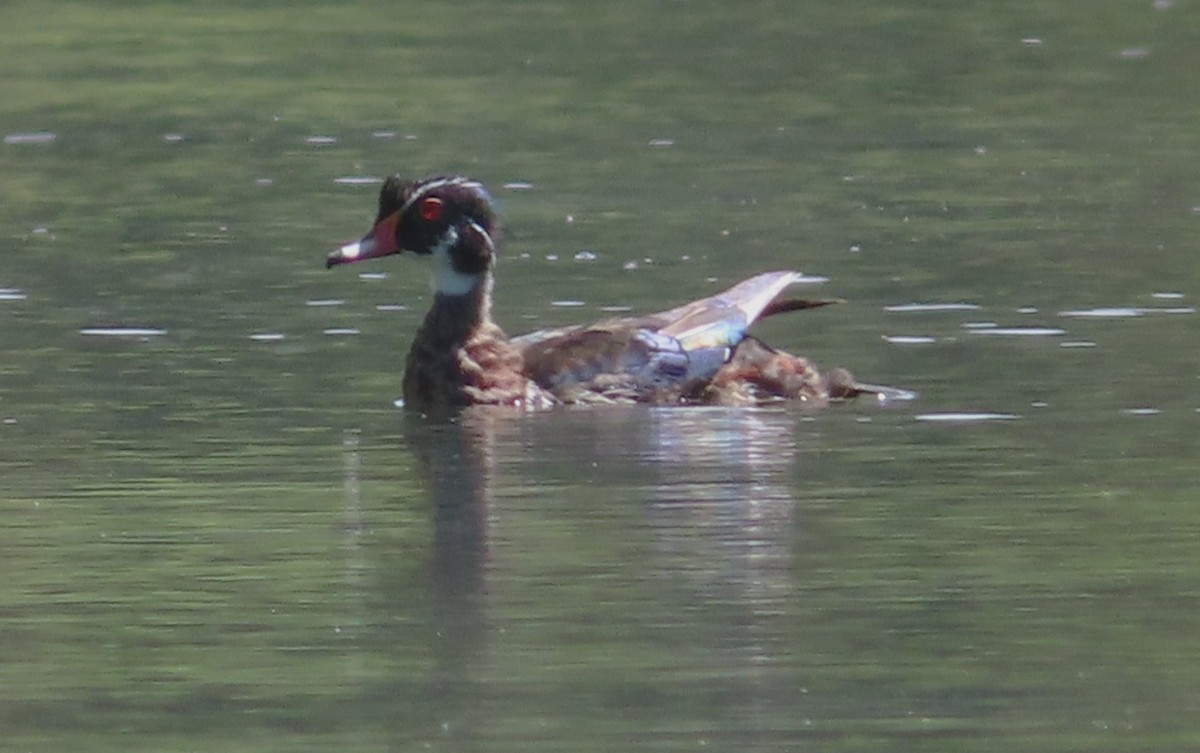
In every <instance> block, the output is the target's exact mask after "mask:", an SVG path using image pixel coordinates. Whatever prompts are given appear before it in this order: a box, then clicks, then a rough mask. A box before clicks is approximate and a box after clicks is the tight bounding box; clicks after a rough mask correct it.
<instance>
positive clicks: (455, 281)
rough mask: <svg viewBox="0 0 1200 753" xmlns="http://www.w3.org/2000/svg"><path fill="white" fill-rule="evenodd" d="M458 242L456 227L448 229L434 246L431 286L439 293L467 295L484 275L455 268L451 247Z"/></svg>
mask: <svg viewBox="0 0 1200 753" xmlns="http://www.w3.org/2000/svg"><path fill="white" fill-rule="evenodd" d="M456 243H458V231H457V230H456V229H454V227H450V228H449V229H447V230H446V234H445V235H444V236H442V239H441V240H440V241H439V242H438V244H437V245H436V246H434V247H433V252H432V253H431V256H433V272H432V273H431V274H430V278H429V287H430V288H432V289H433V292H434V293H437V294H438V295H466V294H467V293H470V292H471V291H472V290H474V289H475V286H476V285H478V284H479V281H480V279H482V278H483V275H479V274H468V273H466V272H459V271H458V270H457V269H455V268H454V260H453V259H451V258H450V249H452V248H454V244H456Z"/></svg>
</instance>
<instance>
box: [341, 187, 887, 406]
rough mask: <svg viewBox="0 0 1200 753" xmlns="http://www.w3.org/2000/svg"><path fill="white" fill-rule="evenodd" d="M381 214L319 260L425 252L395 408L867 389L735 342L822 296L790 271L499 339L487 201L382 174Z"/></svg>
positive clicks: (736, 400)
mask: <svg viewBox="0 0 1200 753" xmlns="http://www.w3.org/2000/svg"><path fill="white" fill-rule="evenodd" d="M379 204H380V206H379V216H378V217H377V219H376V222H375V226H374V228H373V229H372V230H371V232H370V233H369V234H368V235H367V236H366V237H365V238H363V240H362V241H359V242H358V243H352V244H349V245H346V246H343V247H342V248H340V249H338V250H337V251H334V252H333V253H332V254H330V256H329V258H328V260H327V266H334V265H336V264H345V263H349V262H353V261H358V260H361V259H367V258H373V257H377V256H384V255H387V254H392V253H399V252H400V251H401V250H411V251H413V252H415V253H418V254H425V255H430V256H432V257H433V263H434V273H433V286H434V293H435V295H434V302H433V306H432V308H431V309H430V311H429V313H428V314H427V315H426V317H425V321H424V323H423V324H422V325H421V327H420V329H419V330H418V331H417V334H416V337H415V339H414V340H413V344H412V348H411V350H410V351H409V353H408V359H407V363H406V368H405V374H404V401H405V405H406V406H407V407H409V408H412V409H414V410H418V411H421V412H425V413H431V412H433V413H442V412H446V411H453V410H456V409H459V408H462V407H466V406H469V405H507V406H514V407H522V408H543V407H549V406H552V405H556V404H573V403H613V402H646V403H719V404H752V403H759V402H762V401H764V400H773V399H793V400H799V401H803V402H807V403H810V404H816V405H821V404H824V403H825V402H827V401H828V400H829V399H830V398H831V397H834V398H837V397H851V396H853V395H855V394H858V393H859V392H862V391H868V388H864V387H862V386H859V385H857V384H856V383H855V382H854V380H853V378H852V377H850V376H849V374H848V373H847V372H844V371H841V370H839V371H836V372H835V373H834V378H833V379H828V378H825V377H822V376H821V375H820V374H819V373H818V371H817V370H816V369H815V368H814V367H813V366H812V365H811V364H810V363H809V362H808V361H807V360H806V359H804V358H801V357H799V356H793V355H791V354H788V353H784V352H782V351H778V350H775V349H773V348H770V347H768V346H766V345H765V344H763V343H761V342H759V341H758V340H756V339H754V338H751V337H747V335H746V330H747V328H749V326H750V325H751V324H752V323H754V322H755V321H756V320H758V319H760V318H762V317H764V316H770V315H773V314H777V313H781V312H784V311H790V310H794V309H799V308H809V307H812V306H819V305H823V304H824V303H827V302H826V301H818V302H809V301H803V300H796V299H790V298H783V299H781V298H780V296H781V294H782V293H783V291H784V290H785V289H786V288H787V287H788V286H790V285H792V284H793V283H795V282H797V281H798V280H799V279H800V278H801V275H800V273H798V272H767V273H764V274H760V275H756V276H754V277H751V278H749V279H747V280H744V281H743V282H740V283H738V284H737V285H735V286H733V287H732V288H729V289H728V290H725V291H723V292H721V293H718V294H717V295H714V296H711V297H708V298H704V299H701V300H698V301H693V302H691V303H688V304H685V305H683V306H680V307H678V308H674V309H671V310H669V311H664V312H661V313H658V314H653V315H650V316H643V317H628V318H615V319H607V320H604V321H600V322H596V323H594V324H591V325H583V326H578V327H567V328H563V329H558V330H543V331H539V332H534V333H531V334H528V335H524V336H522V337H518V338H514V339H509V338H508V337H507V336H506V335H505V333H504V332H503V330H501V329H500V327H499V326H498V325H497V324H496V323H495V322H494V321H493V319H492V313H491V296H492V265H493V262H494V259H495V254H496V246H497V245H498V240H497V232H498V231H497V227H496V221H495V216H494V214H493V213H492V210H491V201H490V197H489V196H488V195H487V193H486V191H484V189H483V186H482V185H480V184H479V183H477V182H475V181H471V180H468V179H466V178H457V177H452V178H446V177H437V178H428V179H425V180H422V181H416V182H409V181H402V180H400V179H399V178H398V177H393V178H389V179H388V180H387V181H386V182H385V183H384V185H383V189H382V190H381V192H380V201H379Z"/></svg>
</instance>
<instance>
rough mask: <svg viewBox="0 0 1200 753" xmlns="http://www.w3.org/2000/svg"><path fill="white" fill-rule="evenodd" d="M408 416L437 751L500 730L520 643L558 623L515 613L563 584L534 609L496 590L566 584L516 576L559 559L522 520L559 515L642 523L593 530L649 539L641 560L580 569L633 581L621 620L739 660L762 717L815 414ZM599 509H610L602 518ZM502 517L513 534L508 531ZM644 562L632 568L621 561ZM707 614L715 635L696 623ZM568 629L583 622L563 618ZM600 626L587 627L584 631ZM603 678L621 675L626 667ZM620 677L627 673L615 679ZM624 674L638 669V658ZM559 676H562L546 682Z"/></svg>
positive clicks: (542, 607)
mask: <svg viewBox="0 0 1200 753" xmlns="http://www.w3.org/2000/svg"><path fill="white" fill-rule="evenodd" d="M407 420H408V423H407V424H406V427H405V441H406V444H407V445H408V448H409V449H410V450H411V453H412V455H413V457H414V458H415V459H416V460H417V465H418V466H419V468H420V471H421V474H422V476H423V479H424V481H425V488H426V489H427V490H428V492H429V496H430V503H431V515H432V521H433V548H432V551H431V553H430V555H429V574H430V577H429V579H428V580H427V584H428V588H429V593H428V594H426V597H427V598H428V603H429V605H430V609H429V612H428V619H429V620H430V621H431V623H432V624H431V625H430V627H431V628H432V630H431V631H430V635H432V636H433V638H432V640H433V645H432V658H433V667H432V670H433V676H432V678H431V679H432V683H431V684H429V685H427V686H426V687H427V689H428V690H429V692H430V697H429V698H427V699H425V700H426V701H428V702H429V703H430V704H432V707H431V710H433V711H434V713H435V714H436V715H437V720H436V722H437V725H438V729H437V734H438V736H439V737H440V738H441V739H443V740H447V739H449V740H455V741H458V743H459V744H460V747H461V749H470V748H472V747H474V746H475V744H477V743H478V742H479V741H480V740H481V739H483V738H486V736H487V729H488V725H489V724H491V723H492V722H494V721H495V720H489V718H488V714H487V712H486V711H485V710H486V709H488V708H503V705H504V702H505V700H504V699H503V698H498V697H497V693H500V694H501V695H502V692H501V691H500V689H501V688H503V687H505V686H506V683H507V682H508V679H507V678H504V677H502V676H501V675H502V673H503V672H504V669H502V668H501V667H507V666H510V664H511V663H512V662H513V661H514V657H513V656H510V655H509V652H510V650H511V651H520V650H522V646H523V645H526V644H522V643H520V640H521V639H522V638H521V631H523V630H527V631H529V632H530V633H531V634H532V633H534V632H537V634H538V635H541V634H542V632H541V631H542V629H543V628H544V627H545V626H544V625H541V626H536V625H534V624H533V623H532V622H531V621H528V620H523V619H521V618H519V617H518V618H517V621H516V622H513V618H514V616H515V615H519V614H520V613H521V610H522V609H524V608H526V607H531V606H532V607H533V608H536V609H537V611H538V613H540V614H542V615H546V614H552V615H553V614H555V609H556V607H555V604H556V601H555V600H556V598H558V597H556V593H557V591H556V587H557V585H556V584H553V582H552V581H551V582H549V585H548V586H547V587H546V588H545V590H544V591H541V592H538V593H535V594H534V595H533V596H532V597H527V598H533V599H536V600H539V601H540V602H541V603H538V604H520V605H516V604H511V603H506V602H504V601H503V600H502V597H501V596H500V595H498V593H497V588H496V586H497V584H500V585H502V586H504V585H505V584H509V585H508V586H505V587H506V588H509V587H511V583H512V582H513V581H519V580H521V579H524V580H525V581H526V582H528V580H532V579H534V578H536V579H537V580H539V581H540V580H541V579H544V578H547V576H548V575H550V573H551V572H552V571H545V572H541V571H539V572H538V573H536V575H535V576H533V578H530V577H529V573H522V572H509V571H510V570H523V569H526V568H530V569H534V568H538V567H539V564H540V561H539V558H538V556H537V551H538V547H540V546H545V547H547V551H549V548H550V547H561V545H562V542H561V541H557V542H556V541H542V542H539V541H534V540H531V538H530V537H531V536H534V535H535V534H533V533H530V532H529V531H527V530H526V531H523V530H518V526H517V525H516V524H515V523H514V522H513V521H525V522H530V521H536V520H538V519H539V516H540V514H541V513H542V511H543V510H544V511H546V512H547V513H549V514H553V515H554V516H557V518H558V522H560V523H561V522H562V518H563V516H568V517H570V516H572V515H577V516H578V517H577V518H575V519H574V522H573V523H571V522H570V521H568V523H569V524H570V525H575V526H580V527H587V528H592V529H593V530H594V529H595V527H596V526H603V525H606V524H610V523H611V525H614V526H615V525H622V526H631V527H632V529H628V528H626V529H623V530H621V531H613V530H604V531H595V533H596V534H597V535H598V536H602V537H605V538H606V539H611V540H613V541H622V542H624V541H632V542H637V546H634V547H633V548H632V550H633V551H634V554H633V555H630V554H629V551H630V549H629V548H627V547H622V549H623V551H622V552H621V553H617V552H613V553H611V556H610V555H603V556H605V557H607V561H603V562H594V561H587V562H583V561H581V562H579V563H578V568H579V569H580V570H583V571H586V572H591V573H601V574H603V575H604V576H605V579H606V580H605V583H606V584H611V583H613V582H614V580H613V579H620V578H625V577H628V578H629V584H628V586H627V587H625V586H618V588H617V590H616V591H615V593H616V594H617V596H616V598H617V599H619V600H624V598H625V596H628V601H627V602H625V603H623V604H618V605H616V606H618V607H624V608H625V609H626V613H624V614H623V615H622V617H621V620H623V621H624V622H625V623H629V622H631V621H632V622H633V623H635V624H636V623H637V622H639V621H640V620H641V618H639V617H638V611H639V610H642V609H646V610H649V611H652V612H653V613H654V614H655V616H649V615H647V617H646V618H645V620H646V622H647V623H649V622H652V621H661V620H662V619H663V617H662V616H663V615H667V619H668V620H672V619H674V620H677V624H674V625H672V624H666V625H663V626H662V628H661V629H663V630H669V631H674V630H678V631H679V635H680V636H681V638H682V637H683V636H688V637H687V640H692V641H697V640H698V641H702V643H701V644H700V645H695V644H693V645H692V646H691V647H690V648H689V650H691V651H694V650H698V649H703V648H704V647H705V645H704V644H707V645H708V647H709V648H711V650H712V652H713V653H712V655H711V656H710V657H709V659H708V660H711V661H716V662H720V663H722V664H725V665H729V664H741V665H743V666H742V667H741V669H739V670H738V671H737V675H738V676H740V677H742V678H744V682H745V683H746V684H745V685H743V686H742V687H741V688H740V689H739V692H742V693H743V694H744V696H745V697H744V698H743V702H745V703H746V704H748V706H749V707H753V706H754V705H755V703H754V701H753V699H752V698H751V697H750V696H753V695H755V693H756V692H757V691H755V689H754V687H753V686H754V685H755V681H754V679H753V677H754V672H755V671H756V668H758V667H762V666H764V665H769V664H770V663H771V660H772V659H773V658H774V654H775V653H777V650H776V646H775V645H774V644H775V642H776V639H775V638H773V636H777V635H778V629H777V626H776V625H775V624H774V623H773V620H774V619H775V618H776V616H777V615H779V614H780V613H781V612H782V611H783V610H784V606H783V605H784V603H785V602H786V601H787V599H788V596H789V595H790V594H791V592H792V588H793V586H792V583H793V574H792V572H791V558H792V548H793V541H794V536H795V528H796V526H795V523H794V520H793V516H794V514H795V511H796V504H797V502H796V495H795V492H794V477H795V473H794V471H795V467H796V463H797V457H798V455H799V448H798V445H797V434H796V427H797V426H799V425H801V424H800V422H801V421H803V419H802V418H801V417H799V416H798V415H796V414H794V413H790V412H784V411H779V412H770V411H764V410H732V409H704V410H695V409H689V410H671V409H646V408H643V407H636V406H635V407H631V408H629V409H618V410H608V411H582V410H581V411H556V412H551V413H547V414H541V415H538V416H536V417H531V416H521V415H519V414H514V413H511V412H507V411H503V410H496V409H488V408H478V409H470V410H468V411H466V412H464V413H463V414H462V415H461V416H460V417H459V418H458V420H456V421H454V422H452V423H430V422H425V421H422V420H421V419H419V418H416V417H409V418H408V419H407ZM563 474H574V475H573V477H565V478H564V475H563ZM538 479H541V480H543V481H545V480H546V479H549V483H545V484H544V485H543V484H542V483H541V482H539V481H538ZM567 497H569V499H567ZM587 505H594V506H596V507H598V508H604V509H606V510H608V511H609V513H610V514H608V515H605V516H602V517H600V518H597V517H596V516H595V512H596V510H595V509H587ZM614 511H615V512H614ZM499 521H505V522H506V524H507V525H506V527H505V531H504V535H503V536H502V537H500V536H498V535H497V527H498V522H499ZM598 521H599V522H598ZM592 532H593V531H589V532H588V533H589V534H590V533H592ZM497 550H500V551H499V556H497ZM513 550H519V551H513ZM567 556H568V557H569V556H570V555H569V552H568V554H567ZM630 556H633V557H636V561H630V560H629V559H622V558H627V557H630ZM554 557H556V558H557V560H558V561H559V562H561V561H562V559H563V557H564V554H563V552H562V551H561V550H558V551H555V552H554ZM580 557H581V558H582V557H583V555H580ZM497 562H499V563H500V564H497ZM647 583H651V591H650V592H649V593H647V592H646V584H647ZM563 585H567V584H563ZM570 585H572V586H573V587H576V588H577V587H578V586H579V584H578V583H574V584H570ZM607 589H608V590H607V591H606V593H607V594H608V596H607V597H606V598H610V599H611V598H614V597H613V596H612V594H613V593H614V591H613V590H612V588H611V585H608V586H607ZM526 593H528V592H526ZM541 600H544V601H541ZM559 606H562V604H560V605H559ZM564 609H565V607H564ZM698 612H699V613H703V614H704V615H706V616H705V617H704V618H703V619H705V620H708V621H709V623H707V624H700V623H699V622H696V621H697V619H698V617H697V614H698ZM671 615H674V617H671ZM714 616H717V617H718V619H717V620H716V622H715V623H712V622H711V621H712V619H713V617H714ZM554 619H560V620H562V621H564V622H565V621H569V620H571V619H573V617H572V616H570V615H569V614H566V613H564V614H563V616H562V617H555V618H554ZM603 619H604V618H603V617H601V618H600V620H601V621H603ZM510 623H511V624H510ZM602 629H603V626H602V625H595V624H593V625H584V626H580V630H581V631H582V632H583V633H587V632H589V631H591V630H602ZM653 629H654V630H657V629H659V628H657V627H654V628H653ZM508 631H511V632H508ZM545 632H546V634H547V635H554V634H556V632H557V631H556V630H555V629H551V630H547V631H545ZM568 632H569V631H568ZM510 642H511V643H513V645H512V646H508V647H507V648H506V647H505V646H507V645H508V644H509V643H510ZM537 650H538V651H550V652H556V655H566V654H569V653H570V652H571V651H572V650H573V649H572V647H571V646H570V645H566V644H564V645H561V646H538V647H537ZM517 661H518V662H519V659H517ZM613 661H617V662H619V661H621V659H620V658H619V657H615V658H614V659H613ZM594 669H596V670H602V671H603V672H604V673H606V674H608V675H610V676H611V675H612V673H613V670H614V667H608V666H606V667H602V668H601V667H597V668H594ZM624 669H625V667H624V665H622V666H620V667H616V668H615V670H616V673H617V674H618V675H619V674H621V673H622V672H623V671H624ZM628 669H629V670H630V671H631V672H634V671H636V663H631V664H630V666H629V667H628ZM581 671H583V672H587V671H588V669H587V667H586V666H584V667H581ZM560 679H561V678H548V679H547V682H548V686H547V687H552V686H553V684H554V682H555V681H557V680H560ZM613 692H616V693H619V692H620V690H619V688H618V689H615V690H614V691H613ZM431 721H435V720H431ZM398 731H399V730H397V732H398Z"/></svg>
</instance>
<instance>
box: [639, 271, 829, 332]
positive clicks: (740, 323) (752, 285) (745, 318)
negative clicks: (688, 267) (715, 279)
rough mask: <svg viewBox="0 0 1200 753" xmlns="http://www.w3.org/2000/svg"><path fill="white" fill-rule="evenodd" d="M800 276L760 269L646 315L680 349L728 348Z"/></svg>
mask: <svg viewBox="0 0 1200 753" xmlns="http://www.w3.org/2000/svg"><path fill="white" fill-rule="evenodd" d="M803 277H804V275H802V274H801V273H799V272H791V271H787V272H764V273H762V274H760V275H755V276H754V277H751V278H748V279H746V280H742V281H741V282H739V283H738V284H737V285H734V286H733V287H731V288H729V289H727V290H724V291H722V292H720V293H717V294H716V295H712V296H709V297H708V298H701V299H700V300H698V301H692V302H691V303H686V304H684V305H682V306H679V307H678V308H673V309H671V310H670V311H664V312H662V313H660V314H654V315H652V316H651V317H649V318H652V319H657V320H660V321H662V326H661V327H659V329H658V331H659V332H660V333H661V334H664V335H669V336H671V337H674V338H675V339H676V340H678V341H679V342H680V344H682V345H683V348H684V350H687V351H692V350H699V349H703V348H712V347H732V346H734V345H737V344H738V343H739V342H741V341H742V338H743V337H745V335H746V330H747V329H749V327H750V325H751V324H753V323H754V322H755V321H756V320H758V319H759V318H760V317H761V316H763V315H764V312H766V311H768V309H770V307H771V305H772V302H773V301H775V299H776V298H778V297H779V294H780V293H782V292H783V291H784V290H785V289H787V287H788V286H789V285H792V284H794V283H796V282H799V281H800V280H801V279H803ZM822 303H823V302H813V301H799V300H793V299H787V302H781V304H780V307H779V310H780V311H786V310H792V309H796V308H811V307H812V306H813V305H822ZM789 306H790V307H789ZM771 313H778V312H777V311H776V312H771Z"/></svg>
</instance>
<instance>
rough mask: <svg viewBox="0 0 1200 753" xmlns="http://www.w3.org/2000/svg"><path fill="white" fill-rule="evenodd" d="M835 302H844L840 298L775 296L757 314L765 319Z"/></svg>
mask: <svg viewBox="0 0 1200 753" xmlns="http://www.w3.org/2000/svg"><path fill="white" fill-rule="evenodd" d="M835 303H845V301H844V300H842V299H841V298H819V299H816V300H812V299H809V298H776V299H775V300H773V301H771V302H770V303H768V304H767V307H766V308H764V309H763V310H762V313H761V314H759V315H758V318H759V319H766V318H767V317H768V316H775V315H776V314H783V313H786V312H788V311H800V310H801V309H816V308H820V307H822V306H832V305H833V304H835Z"/></svg>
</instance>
